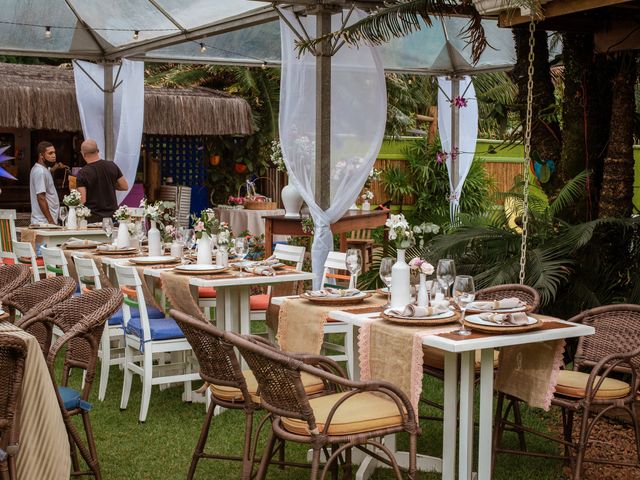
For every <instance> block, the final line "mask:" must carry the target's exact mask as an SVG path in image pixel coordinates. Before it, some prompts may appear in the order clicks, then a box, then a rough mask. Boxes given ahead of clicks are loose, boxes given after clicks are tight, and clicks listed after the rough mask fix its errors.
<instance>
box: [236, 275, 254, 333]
mask: <svg viewBox="0 0 640 480" xmlns="http://www.w3.org/2000/svg"><path fill="white" fill-rule="evenodd" d="M238 290H239V292H238V296H239V299H238V301H239V305H238V307H239V311H240V334H241V335H249V334H250V333H251V314H250V307H249V287H246V286H243V287H240V288H238Z"/></svg>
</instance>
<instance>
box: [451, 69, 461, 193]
mask: <svg viewBox="0 0 640 480" xmlns="http://www.w3.org/2000/svg"><path fill="white" fill-rule="evenodd" d="M459 96H460V77H459V76H458V75H453V76H452V77H451V152H450V155H451V183H452V184H453V190H455V188H456V187H457V186H458V182H459V181H460V171H459V169H460V158H459V155H460V153H459V147H460V109H459V108H458V107H456V106H455V99H456V98H457V97H459ZM451 193H453V191H452V192H451Z"/></svg>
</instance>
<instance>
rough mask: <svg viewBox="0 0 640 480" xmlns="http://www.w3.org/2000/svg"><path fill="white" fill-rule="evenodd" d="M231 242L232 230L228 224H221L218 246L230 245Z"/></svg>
mask: <svg viewBox="0 0 640 480" xmlns="http://www.w3.org/2000/svg"><path fill="white" fill-rule="evenodd" d="M230 242H231V230H230V229H229V224H228V223H226V222H222V223H220V226H219V227H218V245H229V243H230Z"/></svg>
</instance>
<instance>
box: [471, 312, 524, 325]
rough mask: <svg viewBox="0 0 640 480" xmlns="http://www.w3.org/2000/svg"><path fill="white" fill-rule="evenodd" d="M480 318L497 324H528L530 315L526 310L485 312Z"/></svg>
mask: <svg viewBox="0 0 640 480" xmlns="http://www.w3.org/2000/svg"><path fill="white" fill-rule="evenodd" d="M480 318H482V319H483V320H486V321H487V322H492V323H495V324H497V325H504V324H509V325H528V324H529V317H527V314H526V313H524V312H517V313H483V314H481V315H480Z"/></svg>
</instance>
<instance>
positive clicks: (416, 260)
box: [409, 257, 424, 268]
mask: <svg viewBox="0 0 640 480" xmlns="http://www.w3.org/2000/svg"><path fill="white" fill-rule="evenodd" d="M422 262H424V260H422V259H421V258H418V257H415V258H412V259H411V260H410V261H409V266H410V267H411V268H419V267H420V265H422Z"/></svg>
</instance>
